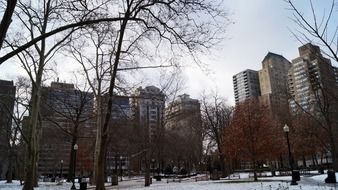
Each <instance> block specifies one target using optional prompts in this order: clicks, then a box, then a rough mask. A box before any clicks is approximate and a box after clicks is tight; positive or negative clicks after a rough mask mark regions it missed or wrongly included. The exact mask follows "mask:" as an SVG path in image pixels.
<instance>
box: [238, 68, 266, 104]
mask: <svg viewBox="0 0 338 190" xmlns="http://www.w3.org/2000/svg"><path fill="white" fill-rule="evenodd" d="M232 81H233V85H234V94H235V102H236V104H237V103H239V102H242V101H244V100H246V99H248V98H251V97H258V96H260V94H261V92H260V85H259V77H258V72H257V71H254V70H250V69H247V70H245V71H242V72H240V73H238V74H236V75H234V76H233V77H232Z"/></svg>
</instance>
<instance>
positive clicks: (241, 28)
mask: <svg viewBox="0 0 338 190" xmlns="http://www.w3.org/2000/svg"><path fill="white" fill-rule="evenodd" d="M330 2H331V1H330V0H320V1H319V0H317V1H314V3H319V4H318V7H319V8H322V7H324V6H325V4H329V3H330ZM297 6H298V7H300V8H301V9H303V11H304V12H305V13H308V11H310V6H309V1H308V0H297ZM224 7H225V9H226V10H227V11H228V12H229V18H230V20H231V22H233V24H230V25H229V26H228V28H227V30H226V32H227V33H226V39H225V40H224V41H223V42H222V43H221V44H219V45H218V46H217V47H215V48H214V49H212V50H211V51H210V53H208V55H204V56H203V59H202V60H203V61H204V63H206V65H207V66H208V71H209V72H205V70H203V69H201V68H200V67H198V66H196V65H194V64H189V65H190V66H187V67H184V68H183V78H184V81H185V84H184V89H183V90H182V93H187V94H190V95H191V97H192V98H197V99H199V98H200V97H201V95H202V93H203V92H205V93H206V94H208V93H210V92H217V94H218V95H219V96H222V97H224V98H226V99H227V100H228V102H229V104H234V93H233V84H232V76H233V75H235V74H237V73H239V72H241V71H243V70H245V69H253V70H259V69H261V61H262V60H263V58H264V56H265V55H266V54H267V53H268V52H273V53H277V54H280V55H283V56H284V57H285V58H286V59H288V60H290V61H291V60H292V59H294V58H296V57H297V55H298V47H299V46H301V43H300V42H298V41H297V40H296V39H295V38H294V37H293V35H292V34H291V32H290V29H291V30H294V29H296V26H295V25H294V23H293V22H292V21H291V19H290V16H291V12H290V10H288V9H287V7H288V5H287V4H286V2H285V1H284V0H224ZM65 70H67V69H66V68H61V69H60V68H59V73H60V75H61V76H64V75H66V74H67V73H66V74H65V73H64V71H65ZM17 73H23V72H22V71H19V66H18V65H16V64H12V63H11V62H8V63H4V64H2V65H0V78H1V79H5V80H14V79H15V75H16V74H17ZM68 74H69V73H68ZM148 84H149V82H148Z"/></svg>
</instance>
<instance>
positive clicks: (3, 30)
mask: <svg viewBox="0 0 338 190" xmlns="http://www.w3.org/2000/svg"><path fill="white" fill-rule="evenodd" d="M16 3H17V0H7V5H6V10H5V14H4V15H3V16H2V20H1V23H0V49H1V48H2V44H3V42H4V40H5V37H6V34H7V30H8V28H9V25H10V24H11V22H12V15H13V12H14V9H15V6H16Z"/></svg>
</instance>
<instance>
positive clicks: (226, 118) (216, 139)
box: [201, 94, 233, 176]
mask: <svg viewBox="0 0 338 190" xmlns="http://www.w3.org/2000/svg"><path fill="white" fill-rule="evenodd" d="M201 104H202V108H201V109H202V123H203V124H202V125H203V128H204V132H205V138H206V141H209V143H213V144H214V146H215V147H216V148H217V152H218V156H219V162H220V164H221V170H222V175H223V176H225V175H226V170H225V154H224V152H223V143H224V139H223V137H224V132H225V130H226V129H227V128H228V127H229V126H230V124H231V121H232V117H233V107H231V106H229V105H228V104H227V103H226V101H225V100H224V99H223V98H221V97H219V96H218V95H217V94H214V95H209V97H208V96H207V95H204V96H203V97H202V100H201Z"/></svg>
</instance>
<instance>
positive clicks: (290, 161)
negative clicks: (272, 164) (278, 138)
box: [283, 124, 298, 185]
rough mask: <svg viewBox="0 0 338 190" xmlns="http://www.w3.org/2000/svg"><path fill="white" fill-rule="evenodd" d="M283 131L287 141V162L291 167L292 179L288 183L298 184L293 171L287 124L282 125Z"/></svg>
mask: <svg viewBox="0 0 338 190" xmlns="http://www.w3.org/2000/svg"><path fill="white" fill-rule="evenodd" d="M283 131H284V132H285V134H286V141H287V143H288V151H289V164H290V168H291V175H292V179H291V184H290V185H298V184H297V182H296V179H295V177H296V176H295V173H294V171H293V158H292V154H291V149H290V141H289V131H290V129H289V126H288V125H287V124H285V125H284V127H283Z"/></svg>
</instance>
